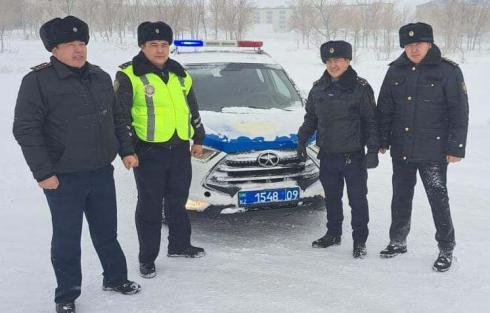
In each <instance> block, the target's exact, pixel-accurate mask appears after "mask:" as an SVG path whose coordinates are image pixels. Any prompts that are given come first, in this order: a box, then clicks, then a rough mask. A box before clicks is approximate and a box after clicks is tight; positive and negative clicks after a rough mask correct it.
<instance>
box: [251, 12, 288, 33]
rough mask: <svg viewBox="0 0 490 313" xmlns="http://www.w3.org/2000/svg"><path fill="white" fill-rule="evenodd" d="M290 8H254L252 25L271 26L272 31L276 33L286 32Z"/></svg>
mask: <svg viewBox="0 0 490 313" xmlns="http://www.w3.org/2000/svg"><path fill="white" fill-rule="evenodd" d="M291 12H292V10H291V8H289V7H285V6H280V7H275V8H267V7H264V8H256V9H255V13H254V24H256V25H260V24H268V25H272V30H273V31H275V32H278V33H283V32H288V31H290V29H289V18H290V17H291Z"/></svg>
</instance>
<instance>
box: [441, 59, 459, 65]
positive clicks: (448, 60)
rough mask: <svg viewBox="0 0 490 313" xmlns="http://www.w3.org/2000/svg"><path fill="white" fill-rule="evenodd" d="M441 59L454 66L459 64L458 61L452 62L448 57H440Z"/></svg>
mask: <svg viewBox="0 0 490 313" xmlns="http://www.w3.org/2000/svg"><path fill="white" fill-rule="evenodd" d="M442 60H443V61H446V62H447V63H449V64H451V65H452V66H454V67H458V66H459V64H458V63H456V62H454V61H453V60H450V59H448V58H445V57H442Z"/></svg>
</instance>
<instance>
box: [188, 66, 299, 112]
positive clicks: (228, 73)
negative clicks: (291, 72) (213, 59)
mask: <svg viewBox="0 0 490 313" xmlns="http://www.w3.org/2000/svg"><path fill="white" fill-rule="evenodd" d="M187 69H188V71H189V73H190V74H191V76H192V81H193V89H194V92H195V93H196V97H197V100H198V103H199V108H200V110H208V111H216V112H220V111H222V110H223V109H224V108H230V107H250V108H255V109H272V108H278V109H289V108H291V107H293V106H298V105H301V98H300V96H299V95H298V92H297V91H296V89H295V88H294V86H293V84H292V83H291V81H290V80H289V78H288V77H287V75H286V73H285V72H284V70H283V69H282V68H281V67H280V66H278V65H268V64H255V63H212V64H209V63H206V64H191V65H189V64H188V65H187Z"/></svg>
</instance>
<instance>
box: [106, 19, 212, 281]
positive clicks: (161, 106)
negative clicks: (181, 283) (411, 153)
mask: <svg viewBox="0 0 490 313" xmlns="http://www.w3.org/2000/svg"><path fill="white" fill-rule="evenodd" d="M172 40H173V32H172V29H171V28H170V26H168V25H167V24H165V23H163V22H154V23H151V22H144V23H142V24H140V25H139V26H138V45H139V46H140V48H141V51H140V52H139V54H138V55H136V56H135V57H134V58H133V60H132V61H131V62H127V63H125V64H123V65H121V66H120V71H119V72H118V73H117V75H116V81H115V83H114V87H115V89H116V95H117V99H118V103H119V105H121V106H122V107H124V108H125V110H126V112H127V120H128V129H130V131H131V132H133V135H134V138H135V142H136V143H135V150H136V154H137V156H138V158H139V167H137V170H135V171H134V176H135V179H136V186H137V188H138V204H137V206H136V229H137V231H138V239H139V244H140V250H139V262H140V274H141V276H142V277H144V278H152V277H155V275H156V270H155V259H156V258H157V256H158V253H159V250H160V236H161V235H160V233H161V227H162V223H161V219H162V203H163V201H164V202H165V213H166V217H167V221H168V228H169V235H168V254H167V255H168V256H172V257H173V256H183V257H200V256H203V255H204V249H202V248H199V247H194V246H192V245H191V241H190V237H191V225H190V222H189V218H188V216H187V211H186V209H185V204H186V202H187V197H188V194H189V187H190V182H191V177H192V167H191V155H194V156H198V155H200V154H201V153H202V141H203V139H204V127H203V125H202V123H201V118H200V116H199V109H198V105H197V101H196V97H195V94H194V92H193V89H192V78H191V76H190V75H189V73H188V72H187V71H185V70H184V68H183V67H182V66H181V65H180V64H179V63H178V62H176V61H175V60H172V59H170V58H169V51H170V49H169V48H170V45H171V44H172ZM190 140H192V141H193V144H192V146H191V148H190V149H189V142H190Z"/></svg>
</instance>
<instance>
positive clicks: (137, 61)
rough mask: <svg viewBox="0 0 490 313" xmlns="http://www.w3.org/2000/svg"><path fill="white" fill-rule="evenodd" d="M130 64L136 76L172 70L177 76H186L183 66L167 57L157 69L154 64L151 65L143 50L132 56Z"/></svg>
mask: <svg viewBox="0 0 490 313" xmlns="http://www.w3.org/2000/svg"><path fill="white" fill-rule="evenodd" d="M132 64H133V72H134V75H136V76H142V75H145V74H149V73H155V74H161V73H165V72H167V71H168V72H172V73H174V74H175V75H177V76H181V77H186V76H187V75H186V73H185V70H184V68H183V67H182V65H180V64H179V63H178V62H177V61H175V60H172V59H170V58H169V59H168V60H167V62H165V64H164V66H163V69H159V68H157V67H156V66H155V65H153V64H152V63H151V62H150V60H148V58H147V57H146V56H145V54H144V53H143V51H140V52H139V53H138V54H137V55H136V56H135V57H134V58H133V62H132Z"/></svg>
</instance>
